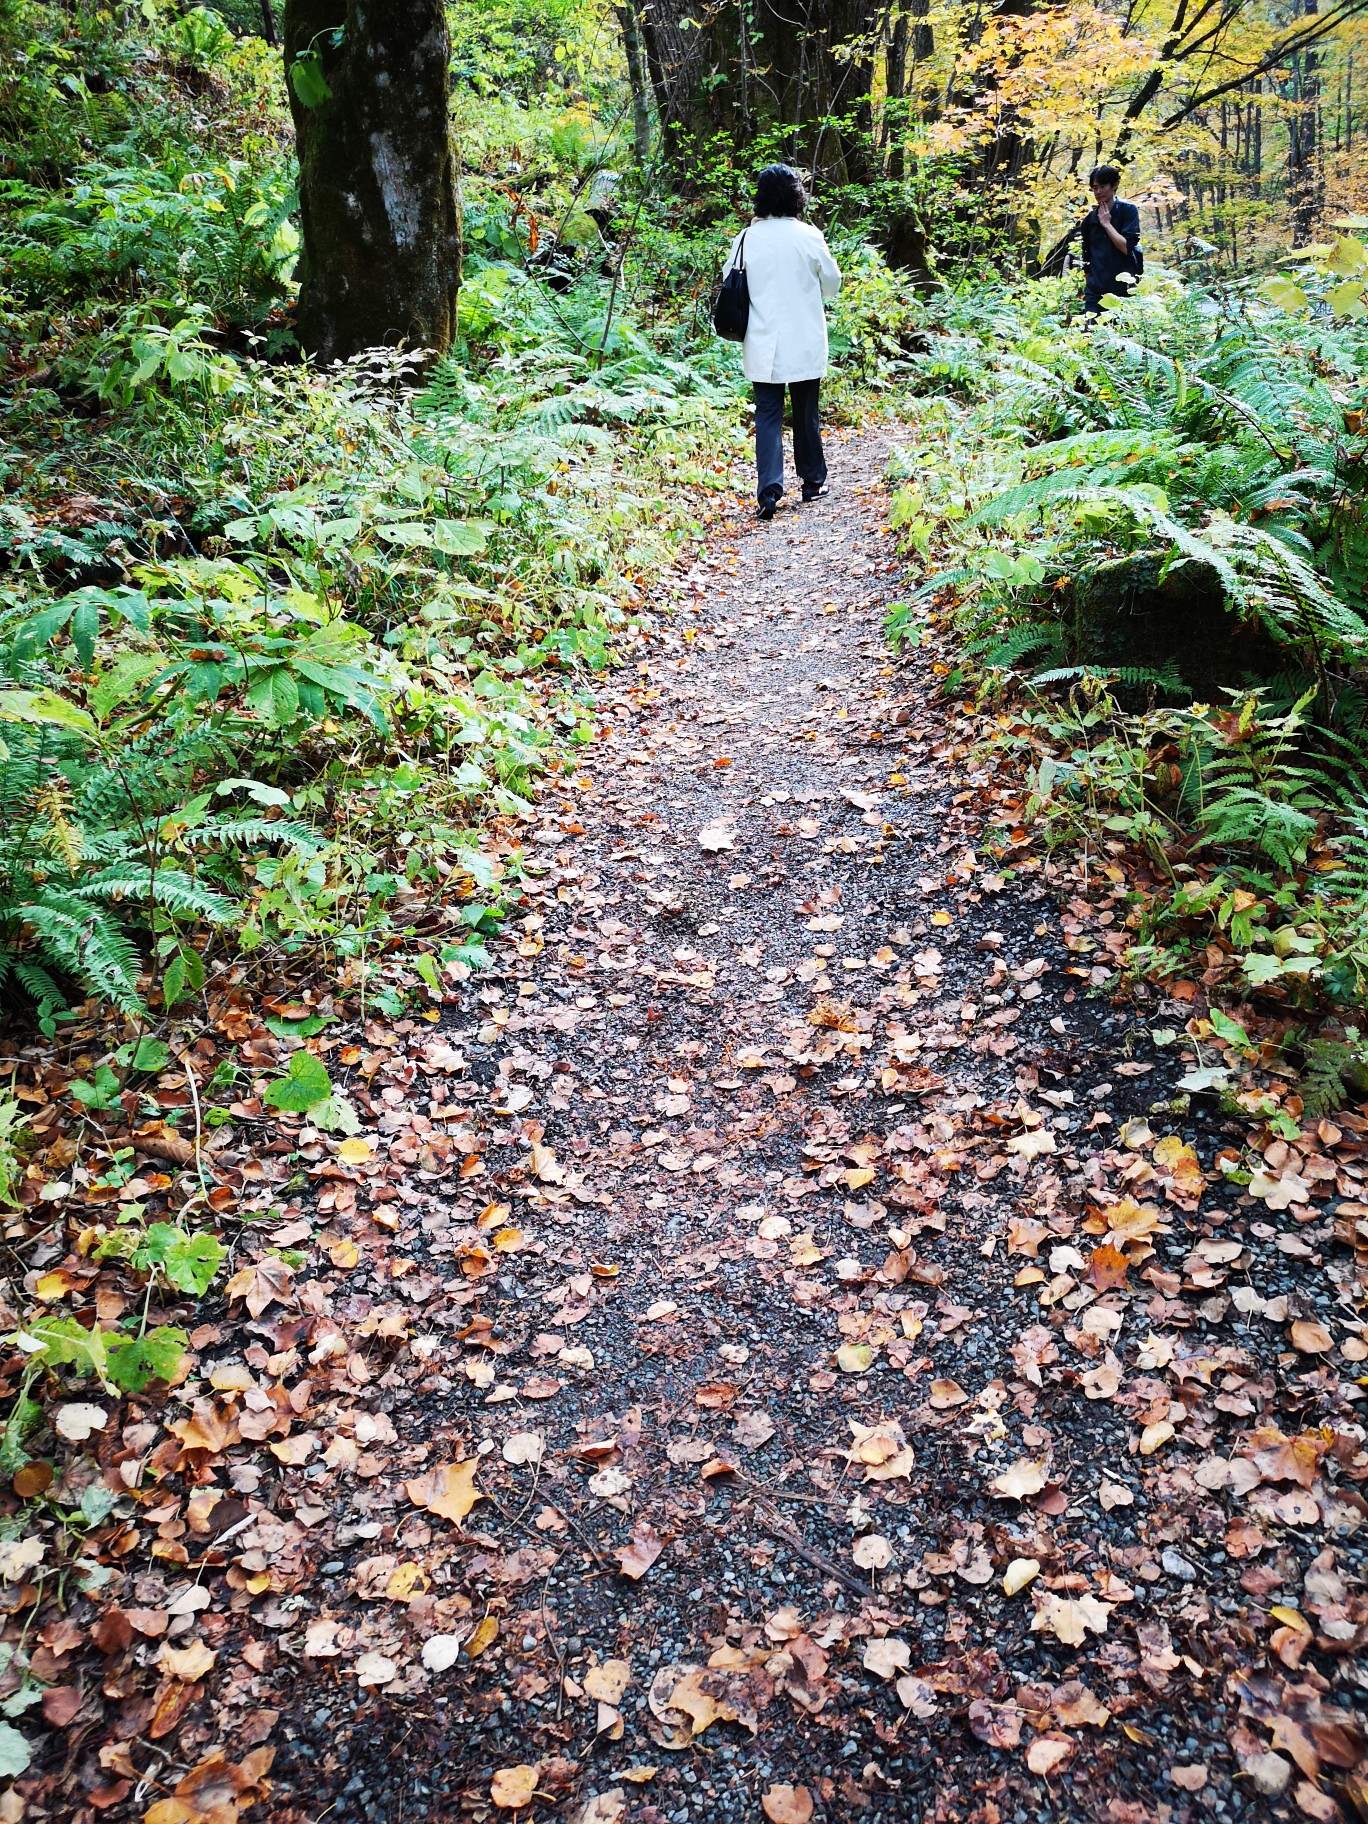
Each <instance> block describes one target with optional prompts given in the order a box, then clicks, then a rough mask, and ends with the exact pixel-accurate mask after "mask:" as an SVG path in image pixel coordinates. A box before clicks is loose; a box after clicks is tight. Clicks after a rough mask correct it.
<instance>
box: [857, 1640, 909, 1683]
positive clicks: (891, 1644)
mask: <svg viewBox="0 0 1368 1824" xmlns="http://www.w3.org/2000/svg"><path fill="white" fill-rule="evenodd" d="M911 1664H912V1649H911V1647H909V1646H908V1644H907V1642H906V1641H905V1640H898V1639H897V1638H896V1636H894V1635H892V1634H886V1635H884V1637H883V1639H882V1640H869V1641H866V1642H865V1650H864V1668H865V1671H866V1672H873V1673H874V1675H875V1676H876V1677H877V1678H893V1677H894V1676H896V1674H897V1673H899V1672H906V1671H907V1670H908V1668H909V1667H910V1666H911Z"/></svg>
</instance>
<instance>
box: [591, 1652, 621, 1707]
mask: <svg viewBox="0 0 1368 1824" xmlns="http://www.w3.org/2000/svg"><path fill="white" fill-rule="evenodd" d="M631 1682H632V1668H631V1665H630V1663H629V1662H628V1661H627V1660H625V1659H605V1660H604V1661H603V1662H602V1664H601V1665H597V1666H590V1668H589V1670H588V1671H587V1672H586V1673H585V1675H584V1680H583V1683H584V1689H585V1690H586V1691H587V1692H588V1694H589V1696H590V1697H592V1698H593V1699H594V1700H595V1701H596V1702H597V1703H600V1704H616V1703H617V1702H618V1700H619V1699H620V1698H621V1696H622V1694H623V1692H624V1691H625V1690H626V1689H627V1687H628V1685H629V1684H631Z"/></svg>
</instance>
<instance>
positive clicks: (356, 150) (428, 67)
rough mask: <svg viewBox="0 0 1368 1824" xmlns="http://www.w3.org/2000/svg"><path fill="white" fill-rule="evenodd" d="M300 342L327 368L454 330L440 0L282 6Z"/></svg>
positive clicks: (454, 227)
mask: <svg viewBox="0 0 1368 1824" xmlns="http://www.w3.org/2000/svg"><path fill="white" fill-rule="evenodd" d="M283 23H284V34H283V35H284V45H285V67H286V71H287V73H288V77H289V89H290V110H291V113H292V114H293V116H294V123H295V133H296V136H297V138H298V142H299V202H300V217H301V222H302V226H303V243H304V244H303V253H302V258H301V262H300V292H299V316H298V321H299V333H300V337H301V339H302V340H303V342H304V343H305V345H306V347H308V348H310V349H311V350H313V351H314V352H315V353H317V354H318V355H320V356H322V357H323V358H324V359H327V360H335V359H337V358H339V357H346V356H349V355H354V354H356V353H358V352H359V351H360V350H361V349H364V348H373V347H376V346H378V345H380V344H394V343H397V342H405V343H407V344H409V345H410V346H421V347H424V348H434V349H437V350H439V351H440V350H443V349H445V348H447V347H448V346H449V344H450V342H451V339H452V337H453V335H454V334H455V330H456V294H457V291H458V289H459V286H460V273H461V217H460V205H459V201H458V196H457V187H456V157H455V150H454V147H453V144H452V136H451V126H450V115H449V108H448V87H449V81H448V69H449V65H450V61H451V44H450V39H449V37H448V33H447V22H446V9H445V7H444V5H443V0H388V4H386V5H383V6H382V5H371V4H366V3H365V0H285V14H284V22H283Z"/></svg>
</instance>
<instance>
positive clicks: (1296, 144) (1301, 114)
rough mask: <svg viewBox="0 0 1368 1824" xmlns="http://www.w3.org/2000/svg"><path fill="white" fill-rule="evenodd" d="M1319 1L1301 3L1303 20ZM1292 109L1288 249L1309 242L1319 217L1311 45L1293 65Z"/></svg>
mask: <svg viewBox="0 0 1368 1824" xmlns="http://www.w3.org/2000/svg"><path fill="white" fill-rule="evenodd" d="M1318 11H1319V0H1303V4H1302V6H1301V8H1300V12H1301V14H1302V16H1303V17H1306V18H1314V17H1315V15H1316V13H1317V12H1318ZM1293 71H1294V78H1293V80H1294V90H1293V96H1294V106H1293V110H1292V112H1291V114H1290V115H1289V116H1288V122H1287V200H1288V202H1289V203H1290V204H1291V206H1292V245H1293V246H1294V247H1304V246H1305V245H1306V244H1307V242H1308V241H1309V240H1310V239H1311V238H1312V233H1313V230H1314V227H1315V222H1316V217H1317V215H1318V214H1319V213H1320V191H1321V182H1320V170H1321V162H1320V134H1319V126H1320V57H1319V55H1318V53H1317V50H1316V47H1315V46H1314V45H1311V46H1310V47H1309V48H1308V49H1306V50H1304V51H1302V52H1301V53H1300V54H1299V55H1298V56H1297V58H1296V59H1295V61H1294V64H1293Z"/></svg>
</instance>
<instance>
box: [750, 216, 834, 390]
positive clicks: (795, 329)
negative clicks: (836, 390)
mask: <svg viewBox="0 0 1368 1824" xmlns="http://www.w3.org/2000/svg"><path fill="white" fill-rule="evenodd" d="M741 239H742V237H741V235H739V234H738V235H737V237H736V239H735V240H734V241H733V242H732V244H731V251H730V252H729V253H728V255H727V259H726V264H725V265H724V266H723V268H722V276H723V277H724V278H725V277H726V275H727V274H728V273H729V272H730V271H731V269H732V267H733V266H734V265H735V263H736V255H737V250H738V248H739V247H740V245H741ZM745 242H746V250H745V254H744V260H745V267H746V284H747V288H748V289H749V291H750V323H749V327H748V328H747V330H746V340H745V343H744V344H743V353H744V356H745V363H744V365H745V373H746V378H747V380H752V381H755V380H759V381H773V382H775V383H781V384H785V385H787V384H788V383H789V382H790V381H793V380H820V379H821V377H822V375H823V374H824V373H825V372H826V371H827V327H826V314H825V312H824V311H823V309H822V299H823V298H834V297H835V296H836V293H837V292H838V291H839V290H840V289H841V270H840V267H839V266H837V264H836V262H835V260H833V259H832V257H831V253H830V250H829V249H828V247H827V244H826V241H825V239H824V238H823V236H822V233H821V230H820V229H818V228H813V227H811V226H810V225H809V224H808V223H807V222H802V221H799V220H798V218H797V217H796V216H791V215H764V216H760V217H758V218H757V219H756V220H755V221H753V222H752V223H751V225H750V227H749V228H747V229H746V230H745Z"/></svg>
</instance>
